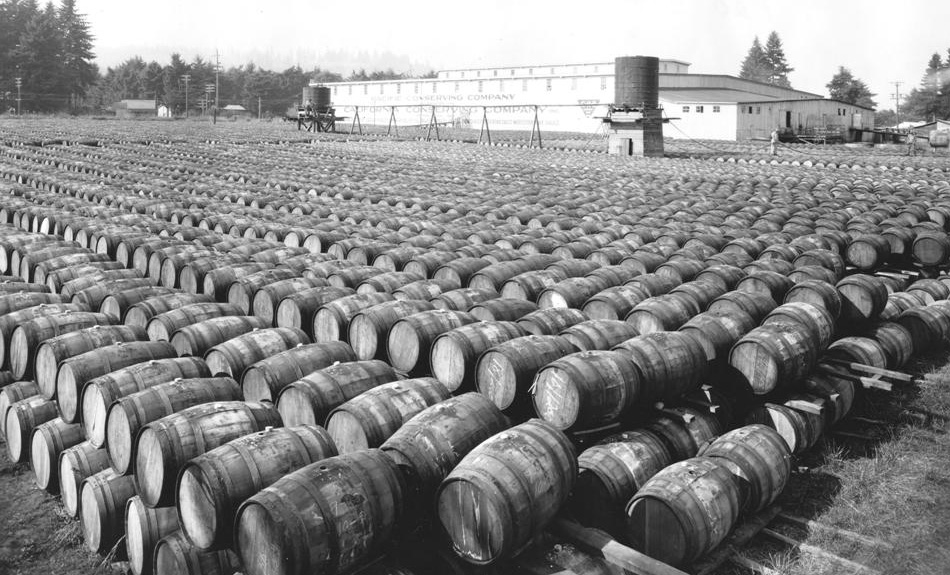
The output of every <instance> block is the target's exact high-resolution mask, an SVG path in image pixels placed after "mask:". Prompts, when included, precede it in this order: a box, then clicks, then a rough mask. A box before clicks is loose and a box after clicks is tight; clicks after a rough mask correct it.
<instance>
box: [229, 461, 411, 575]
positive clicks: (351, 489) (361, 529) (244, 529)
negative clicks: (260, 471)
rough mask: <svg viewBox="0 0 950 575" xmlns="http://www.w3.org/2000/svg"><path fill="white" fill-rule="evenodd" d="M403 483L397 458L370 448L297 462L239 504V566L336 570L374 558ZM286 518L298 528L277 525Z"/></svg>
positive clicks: (398, 514)
mask: <svg viewBox="0 0 950 575" xmlns="http://www.w3.org/2000/svg"><path fill="white" fill-rule="evenodd" d="M404 491H405V486H404V482H403V479H402V476H401V475H400V473H399V470H398V468H397V467H396V465H395V464H394V463H393V462H392V461H391V460H390V459H389V458H388V457H386V456H385V454H383V453H382V452H381V451H379V450H375V449H373V450H366V451H360V452H356V453H350V454H347V455H339V456H336V457H330V458H328V459H324V460H323V461H320V462H318V463H313V464H311V465H308V466H306V467H304V468H302V469H298V470H297V471H295V472H293V473H291V474H290V475H287V476H285V477H283V478H281V479H279V480H277V481H276V482H275V483H274V484H272V485H271V486H269V487H267V488H265V489H264V490H263V491H261V492H259V493H257V494H256V495H254V496H253V497H251V498H249V499H248V500H247V501H245V502H244V503H243V504H242V505H241V506H240V508H239V509H238V511H237V514H236V518H235V523H234V525H235V534H234V539H235V548H236V549H237V551H238V554H239V555H240V557H241V561H242V563H243V565H244V571H245V572H246V573H247V574H248V575H276V574H282V575H303V574H305V573H314V572H322V573H323V572H325V573H343V572H346V571H348V570H350V569H352V568H353V567H354V566H355V565H357V564H359V563H363V562H365V561H366V560H368V559H371V558H375V557H376V556H377V555H379V554H380V553H382V551H383V549H384V545H385V544H387V543H388V542H389V539H390V537H391V536H393V535H394V534H395V531H394V530H395V528H396V526H397V525H398V524H399V522H400V520H401V518H402V516H403V509H404V495H403V493H404ZM287 524H293V525H300V526H301V529H300V530H299V531H298V530H293V531H288V530H285V529H283V528H281V525H287ZM314 542H318V543H317V545H316V546H314ZM331 549H332V550H333V551H331Z"/></svg>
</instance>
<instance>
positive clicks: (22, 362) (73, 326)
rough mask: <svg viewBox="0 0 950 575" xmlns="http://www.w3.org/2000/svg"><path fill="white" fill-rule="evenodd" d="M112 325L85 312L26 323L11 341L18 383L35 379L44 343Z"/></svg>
mask: <svg viewBox="0 0 950 575" xmlns="http://www.w3.org/2000/svg"><path fill="white" fill-rule="evenodd" d="M111 323H113V322H112V319H111V318H110V317H109V316H107V315H105V314H101V313H92V312H84V311H66V312H64V313H61V314H56V315H50V316H44V317H38V318H35V319H32V320H29V321H26V322H24V323H22V324H20V326H19V327H17V328H16V329H15V330H13V335H12V336H11V337H10V353H9V364H10V366H9V367H10V371H12V372H13V376H14V377H16V378H17V379H24V378H32V377H34V374H33V369H34V366H35V365H36V352H37V350H38V348H39V346H40V344H41V343H43V342H45V341H46V340H48V339H52V338H54V337H56V336H59V335H63V334H65V333H71V332H74V331H79V330H81V329H85V328H88V327H92V326H94V325H108V324H111Z"/></svg>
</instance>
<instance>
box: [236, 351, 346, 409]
mask: <svg viewBox="0 0 950 575" xmlns="http://www.w3.org/2000/svg"><path fill="white" fill-rule="evenodd" d="M356 359H357V357H356V354H355V353H353V349H352V348H351V347H350V345H349V344H348V343H343V342H342V341H326V342H323V343H313V344H307V345H303V344H297V346H296V347H293V348H290V349H288V350H286V351H282V352H279V353H276V354H274V355H271V356H269V357H266V358H264V359H262V360H260V361H258V362H256V363H253V364H251V365H250V366H248V367H247V369H245V370H244V372H243V373H242V374H241V378H240V380H239V381H240V382H241V388H242V389H243V390H244V400H245V401H270V402H275V401H276V400H277V396H278V395H280V392H281V391H282V390H283V389H284V388H285V387H287V386H288V385H290V384H291V383H293V382H295V381H297V380H299V379H301V378H303V377H305V376H307V375H308V374H310V373H313V372H314V371H319V370H321V369H323V368H325V367H330V366H331V365H334V364H337V363H346V362H351V361H356Z"/></svg>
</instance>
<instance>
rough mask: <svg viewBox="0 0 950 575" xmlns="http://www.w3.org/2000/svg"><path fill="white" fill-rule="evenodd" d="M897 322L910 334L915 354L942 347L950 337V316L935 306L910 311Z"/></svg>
mask: <svg viewBox="0 0 950 575" xmlns="http://www.w3.org/2000/svg"><path fill="white" fill-rule="evenodd" d="M896 321H897V323H899V324H900V325H902V326H904V328H906V329H907V331H909V332H910V338H911V341H912V342H913V344H914V353H924V352H927V351H930V350H933V349H937V348H939V347H942V346H943V345H944V342H945V340H946V338H947V336H950V314H948V313H947V312H945V311H943V310H941V309H940V308H938V307H936V306H933V305H929V306H923V307H918V308H914V309H909V310H907V311H905V312H903V313H901V314H900V315H899V316H898V317H897V320H896Z"/></svg>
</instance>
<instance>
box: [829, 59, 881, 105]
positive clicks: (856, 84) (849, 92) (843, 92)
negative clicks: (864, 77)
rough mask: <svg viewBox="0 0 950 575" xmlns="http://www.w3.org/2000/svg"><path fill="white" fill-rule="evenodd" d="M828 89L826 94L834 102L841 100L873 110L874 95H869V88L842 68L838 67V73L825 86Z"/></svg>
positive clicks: (849, 71)
mask: <svg viewBox="0 0 950 575" xmlns="http://www.w3.org/2000/svg"><path fill="white" fill-rule="evenodd" d="M825 86H826V87H827V88H828V94H829V96H831V97H832V98H834V99H835V100H841V101H842V102H847V103H849V104H855V105H857V106H864V107H865V108H874V107H876V106H877V104H876V103H875V102H874V100H872V99H871V98H873V97H874V96H875V94H873V93H871V90H870V88H868V86H867V84H865V83H864V82H863V81H861V80H859V79H857V78H855V77H854V74H852V73H851V70H848V69H847V68H845V67H844V66H839V67H838V73H837V74H835V75H834V76H833V77H832V78H831V81H830V82H828V83H827V84H826V85H825Z"/></svg>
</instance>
